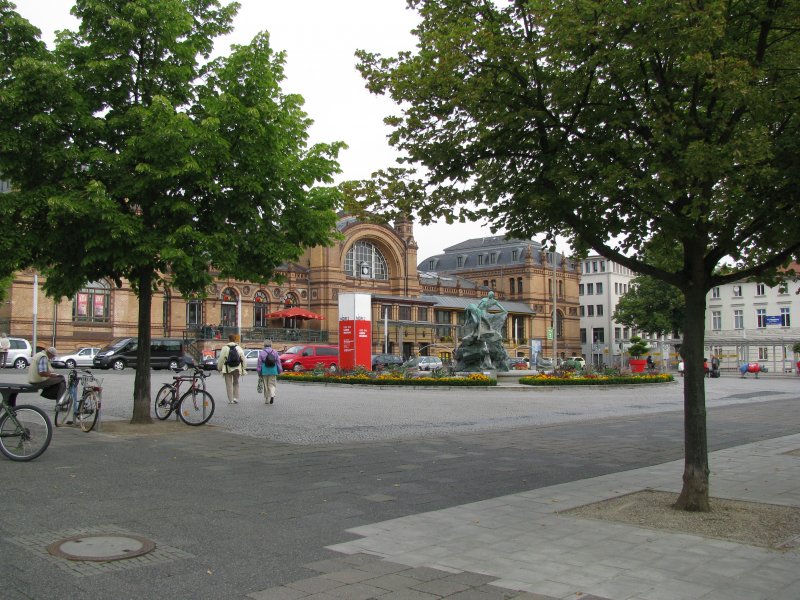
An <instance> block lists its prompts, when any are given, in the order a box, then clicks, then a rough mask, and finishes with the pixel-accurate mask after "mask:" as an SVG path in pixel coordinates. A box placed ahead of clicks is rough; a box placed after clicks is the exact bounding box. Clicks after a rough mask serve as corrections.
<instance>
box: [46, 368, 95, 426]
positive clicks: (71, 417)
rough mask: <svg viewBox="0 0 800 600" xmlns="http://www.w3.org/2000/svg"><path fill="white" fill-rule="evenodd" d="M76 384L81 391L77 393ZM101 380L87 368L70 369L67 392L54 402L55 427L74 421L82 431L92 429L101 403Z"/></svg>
mask: <svg viewBox="0 0 800 600" xmlns="http://www.w3.org/2000/svg"><path fill="white" fill-rule="evenodd" d="M78 384H80V386H81V393H80V395H79V394H78ZM102 384H103V381H102V379H97V378H96V377H95V376H94V374H93V373H92V372H91V370H89V369H72V370H70V372H69V376H68V377H67V392H68V393H67V394H66V396H65V397H64V398H61V399H60V400H59V401H58V402H56V414H55V419H53V420H54V421H55V423H56V427H64V426H65V425H71V424H72V423H73V422H75V423H76V424H77V425H79V426H80V428H81V430H82V431H86V432H89V431H91V430H92V429H94V427H95V425H96V424H97V420H98V419H99V417H100V407H101V405H102V403H103V385H102Z"/></svg>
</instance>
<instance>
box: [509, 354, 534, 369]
mask: <svg viewBox="0 0 800 600" xmlns="http://www.w3.org/2000/svg"><path fill="white" fill-rule="evenodd" d="M508 368H509V369H511V370H512V371H524V370H526V369H528V368H529V365H528V359H527V358H525V357H524V356H511V357H509V359H508Z"/></svg>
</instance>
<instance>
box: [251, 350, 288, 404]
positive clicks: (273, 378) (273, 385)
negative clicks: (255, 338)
mask: <svg viewBox="0 0 800 600" xmlns="http://www.w3.org/2000/svg"><path fill="white" fill-rule="evenodd" d="M257 368H258V376H259V377H261V381H262V382H263V388H264V404H274V403H275V394H276V393H277V391H278V375H280V374H281V373H283V366H282V365H281V359H280V356H279V355H278V353H277V352H276V351H275V350H273V349H272V342H271V341H269V340H266V341H265V342H264V349H263V350H262V351H261V352H259V353H258V364H257Z"/></svg>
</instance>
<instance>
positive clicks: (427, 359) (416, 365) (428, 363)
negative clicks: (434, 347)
mask: <svg viewBox="0 0 800 600" xmlns="http://www.w3.org/2000/svg"><path fill="white" fill-rule="evenodd" d="M403 366H404V367H407V368H409V369H417V370H419V371H435V370H436V369H441V368H442V359H441V358H439V357H438V356H416V357H414V358H412V359H411V360H408V361H406V362H404V363H403Z"/></svg>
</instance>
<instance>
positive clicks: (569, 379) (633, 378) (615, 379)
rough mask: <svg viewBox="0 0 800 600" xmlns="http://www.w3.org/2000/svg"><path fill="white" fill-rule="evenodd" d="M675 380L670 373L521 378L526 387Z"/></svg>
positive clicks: (665, 381) (569, 374)
mask: <svg viewBox="0 0 800 600" xmlns="http://www.w3.org/2000/svg"><path fill="white" fill-rule="evenodd" d="M670 381H675V378H674V377H672V375H670V374H668V373H662V374H659V375H592V374H589V375H577V374H572V373H565V374H563V375H561V376H557V375H544V374H542V375H534V376H532V377H520V380H519V382H520V383H522V384H525V385H538V386H548V385H642V384H648V383H668V382H670Z"/></svg>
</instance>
